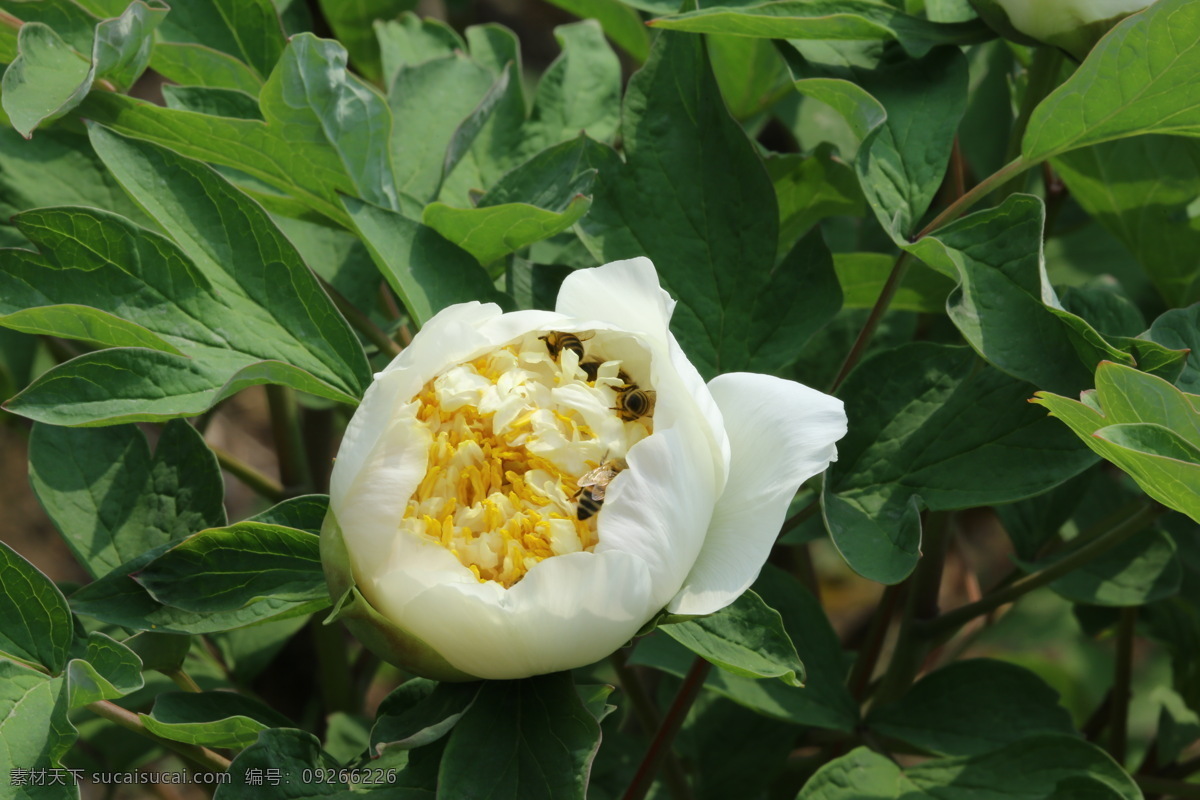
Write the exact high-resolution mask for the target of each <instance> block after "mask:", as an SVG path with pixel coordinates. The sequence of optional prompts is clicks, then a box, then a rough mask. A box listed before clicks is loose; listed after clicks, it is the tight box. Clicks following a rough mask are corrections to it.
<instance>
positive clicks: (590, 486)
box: [575, 458, 626, 521]
mask: <svg viewBox="0 0 1200 800" xmlns="http://www.w3.org/2000/svg"><path fill="white" fill-rule="evenodd" d="M625 467H626V464H625V461H624V459H619V458H618V459H613V460H612V461H605V462H604V463H603V464H601V465H600V466H598V467H596V468H595V469H594V470H591V471H590V472H588V473H587V474H586V475H584V476H583V477H582V478H580V479H579V480H578V481H577V483H578V485H579V491H578V492H576V493H575V497H576V498H577V499H578V501H579V506H578V508H577V509H576V511H575V516H577V517H578V518H579V519H580V521H582V520H586V519H588V518H590V517H592V516H594V515H595V514H598V513H599V512H600V506H602V505H603V504H604V494H605V492H606V490H607V489H608V485H609V484H610V483H612V480H613V478H615V477H617V473H619V472H620V471H621V470H623V469H625Z"/></svg>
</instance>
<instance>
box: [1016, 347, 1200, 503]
mask: <svg viewBox="0 0 1200 800" xmlns="http://www.w3.org/2000/svg"><path fill="white" fill-rule="evenodd" d="M1082 399H1083V402H1077V401H1075V400H1071V399H1069V398H1066V397H1060V396H1059V395H1056V394H1050V393H1049V392H1038V393H1037V399H1036V401H1035V402H1037V403H1040V404H1041V405H1043V406H1045V407H1046V408H1047V409H1049V411H1050V413H1051V415H1052V416H1055V417H1058V418H1059V419H1061V420H1062V421H1063V422H1065V423H1066V424H1067V425H1068V426H1069V427H1070V429H1071V430H1072V431H1074V432H1075V433H1076V434H1077V435H1078V436H1079V437H1080V438H1081V439H1083V441H1084V443H1085V444H1087V446H1088V447H1090V448H1091V449H1092V450H1094V451H1095V452H1096V453H1097V454H1099V455H1100V456H1102V457H1104V458H1106V459H1108V460H1109V461H1111V462H1113V463H1114V464H1116V465H1117V466H1118V467H1120V468H1121V469H1123V470H1125V471H1126V472H1128V473H1129V475H1130V476H1131V477H1132V478H1133V479H1134V480H1135V481H1137V483H1138V485H1139V486H1141V487H1142V489H1143V490H1144V491H1145V492H1146V494H1148V495H1150V496H1151V497H1153V498H1154V499H1155V500H1157V501H1159V502H1160V503H1162V504H1163V505H1165V506H1167V507H1169V508H1173V509H1175V510H1176V511H1179V512H1181V513H1184V514H1187V515H1188V516H1189V517H1191V518H1192V519H1194V520H1196V521H1197V522H1200V398H1198V397H1197V396H1196V395H1189V394H1185V393H1184V392H1181V391H1179V390H1178V389H1176V388H1175V387H1174V386H1172V385H1171V384H1169V383H1167V382H1166V381H1164V380H1162V379H1161V378H1156V377H1154V376H1153V375H1147V374H1145V373H1142V372H1138V371H1137V370H1135V369H1132V368H1130V367H1125V366H1121V365H1120V364H1113V363H1109V362H1105V363H1102V364H1101V365H1100V367H1099V368H1098V369H1097V370H1096V389H1095V391H1090V392H1086V393H1085V394H1084V396H1083V398H1082Z"/></svg>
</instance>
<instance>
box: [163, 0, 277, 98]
mask: <svg viewBox="0 0 1200 800" xmlns="http://www.w3.org/2000/svg"><path fill="white" fill-rule="evenodd" d="M159 35H160V36H161V37H162V39H163V40H164V41H165V42H166V43H167V46H168V47H170V46H171V45H188V44H190V45H201V46H203V47H206V48H210V49H212V50H214V51H218V52H220V53H224V54H226V55H228V56H230V57H231V58H232V59H236V60H238V61H240V62H241V63H243V64H245V65H247V66H248V67H249V68H250V69H251V70H253V71H254V73H255V74H256V75H257V76H258V77H259V79H260V80H261V79H262V78H265V77H266V76H267V75H269V74H271V70H272V69H274V68H275V64H276V63H277V62H278V61H279V58H280V54H281V53H283V50H284V46H285V45H286V44H287V39H286V37H285V36H284V32H283V26H282V25H281V24H280V21H279V15H278V13H277V12H276V10H275V6H274V5H272V3H271V0H188V2H186V3H172V4H171V13H170V15H168V16H167V18H166V20H165V21H164V22H163V24H162V26H161V27H160V29H159ZM161 47H162V45H161V44H160V45H159V48H161ZM156 49H157V48H156ZM156 58H157V55H156ZM155 69H158V65H157V60H156V62H155ZM168 77H172V78H173V76H170V75H168ZM205 85H208V84H205Z"/></svg>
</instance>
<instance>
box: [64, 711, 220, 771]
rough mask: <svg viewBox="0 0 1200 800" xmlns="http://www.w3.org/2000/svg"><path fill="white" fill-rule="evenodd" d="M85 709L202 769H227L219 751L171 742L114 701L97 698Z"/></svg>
mask: <svg viewBox="0 0 1200 800" xmlns="http://www.w3.org/2000/svg"><path fill="white" fill-rule="evenodd" d="M87 709H88V710H89V711H91V712H92V713H94V714H96V715H97V716H100V717H104V719H106V720H108V721H109V722H114V723H116V724H117V725H120V726H121V727H122V728H127V729H129V730H131V731H133V732H134V733H137V734H140V735H142V736H145V737H146V738H147V739H153V740H154V741H156V742H158V743H159V744H161V745H162V746H163V747H165V748H167V749H168V750H173V751H174V752H176V753H178V754H179V755H180V756H182V757H183V758H186V759H187V760H188V761H190V762H192V763H193V764H195V765H197V766H199V767H201V768H202V769H206V770H210V771H214V772H225V771H227V770H228V769H229V764H230V761H229V759H227V758H225V757H224V756H222V755H220V754H219V753H214V752H213V751H212V750H209V749H208V748H207V747H199V746H197V745H193V744H184V743H183V742H173V741H171V740H170V739H164V738H162V737H161V736H157V735H155V734H153V733H151V732H150V731H149V730H147V729H146V726H145V725H144V724H142V720H141V718H140V717H138V715H137V714H135V713H133V712H132V711H127V710H126V709H124V708H121V707H120V706H119V705H117V704H116V703H112V702H109V701H108V700H98V701H96V702H95V703H88V704H87Z"/></svg>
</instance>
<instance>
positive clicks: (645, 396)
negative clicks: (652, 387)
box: [613, 383, 655, 422]
mask: <svg viewBox="0 0 1200 800" xmlns="http://www.w3.org/2000/svg"><path fill="white" fill-rule="evenodd" d="M613 388H614V390H615V391H616V393H617V404H616V406H614V407H613V411H616V412H617V416H618V417H620V418H621V419H622V420H623V421H625V422H633V421H634V420H635V419H641V418H642V417H648V416H650V415H651V414H653V413H654V399H655V394H654V392H652V391H649V390H647V389H642V388H641V387H639V386H638V385H637V384H636V383H626V384H625V385H624V386H615V387H613Z"/></svg>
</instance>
